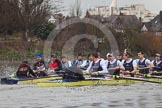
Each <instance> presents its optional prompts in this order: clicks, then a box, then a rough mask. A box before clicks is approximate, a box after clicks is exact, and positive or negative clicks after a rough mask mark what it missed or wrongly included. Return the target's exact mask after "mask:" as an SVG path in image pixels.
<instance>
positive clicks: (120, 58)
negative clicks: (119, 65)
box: [117, 54, 123, 62]
mask: <svg viewBox="0 0 162 108" xmlns="http://www.w3.org/2000/svg"><path fill="white" fill-rule="evenodd" d="M117 60H119V61H120V62H122V61H123V54H119V55H118V56H117Z"/></svg>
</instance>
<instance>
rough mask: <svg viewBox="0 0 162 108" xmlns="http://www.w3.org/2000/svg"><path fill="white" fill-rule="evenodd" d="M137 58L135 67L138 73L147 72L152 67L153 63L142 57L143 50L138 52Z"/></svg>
mask: <svg viewBox="0 0 162 108" xmlns="http://www.w3.org/2000/svg"><path fill="white" fill-rule="evenodd" d="M138 58H139V59H137V67H138V70H139V73H140V74H148V73H149V69H150V68H152V67H153V64H152V63H151V62H150V60H148V59H146V58H145V57H144V53H143V52H139V53H138Z"/></svg>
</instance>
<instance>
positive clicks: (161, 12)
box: [160, 11, 162, 21]
mask: <svg viewBox="0 0 162 108" xmlns="http://www.w3.org/2000/svg"><path fill="white" fill-rule="evenodd" d="M160 20H161V21H162V11H160Z"/></svg>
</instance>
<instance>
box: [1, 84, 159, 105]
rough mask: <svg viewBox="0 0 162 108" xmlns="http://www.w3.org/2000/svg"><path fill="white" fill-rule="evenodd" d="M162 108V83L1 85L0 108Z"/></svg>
mask: <svg viewBox="0 0 162 108" xmlns="http://www.w3.org/2000/svg"><path fill="white" fill-rule="evenodd" d="M80 107H83V108H110V107H112V108H118V107H120V108H130V107H131V108H162V85H161V84H151V83H141V84H131V85H127V86H123V85H119V86H98V87H80V88H78V87H75V88H66V87H58V88H38V87H36V86H34V85H0V108H80Z"/></svg>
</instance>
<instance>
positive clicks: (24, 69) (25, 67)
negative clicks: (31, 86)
mask: <svg viewBox="0 0 162 108" xmlns="http://www.w3.org/2000/svg"><path fill="white" fill-rule="evenodd" d="M16 77H17V78H31V77H37V76H36V74H35V73H34V72H33V70H32V69H31V67H30V65H29V63H28V61H23V62H22V63H21V64H20V66H19V68H18V70H17V72H16Z"/></svg>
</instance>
